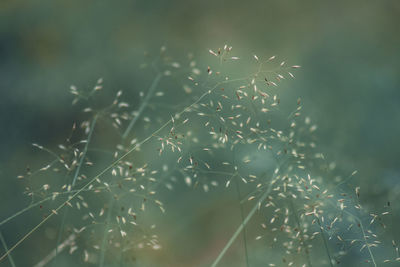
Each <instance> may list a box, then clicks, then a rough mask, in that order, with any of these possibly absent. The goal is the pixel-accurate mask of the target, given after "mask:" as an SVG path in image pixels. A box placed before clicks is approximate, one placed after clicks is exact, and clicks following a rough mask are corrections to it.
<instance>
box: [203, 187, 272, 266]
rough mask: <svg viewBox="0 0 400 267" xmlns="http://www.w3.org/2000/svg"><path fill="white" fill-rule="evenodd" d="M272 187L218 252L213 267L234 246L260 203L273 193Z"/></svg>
mask: <svg viewBox="0 0 400 267" xmlns="http://www.w3.org/2000/svg"><path fill="white" fill-rule="evenodd" d="M271 188H272V186H271V185H269V187H268V188H267V190H266V191H265V192H264V194H263V195H262V196H261V197H260V198H259V199H258V201H257V203H256V204H255V205H254V207H253V208H252V209H251V211H250V212H249V214H247V216H246V218H245V219H244V220H243V222H242V223H241V224H240V226H239V227H238V229H237V230H236V231H235V233H233V235H232V237H231V238H230V239H229V241H228V243H226V245H225V247H224V248H223V249H222V251H221V252H220V253H219V254H218V256H217V258H216V259H215V261H214V262H213V263H212V265H211V267H216V266H217V265H218V263H219V262H220V261H221V259H222V258H223V257H224V255H225V253H226V252H227V251H228V249H229V248H230V247H231V246H232V244H233V243H234V242H235V240H236V238H237V237H238V236H239V235H240V233H241V232H242V231H243V229H244V228H245V226H246V224H247V223H248V222H249V221H250V219H251V218H252V217H253V215H254V214H255V213H256V211H257V209H258V208H259V205H261V203H262V202H263V201H264V200H265V199H266V198H267V197H268V195H269V194H270V193H271Z"/></svg>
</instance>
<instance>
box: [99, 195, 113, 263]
mask: <svg viewBox="0 0 400 267" xmlns="http://www.w3.org/2000/svg"><path fill="white" fill-rule="evenodd" d="M113 206H114V197H113V195H112V194H111V196H110V201H109V206H108V211H107V218H106V224H105V226H104V233H103V240H102V242H101V248H100V260H99V267H103V266H104V259H105V252H106V247H107V238H108V224H109V223H110V220H111V213H112V208H113Z"/></svg>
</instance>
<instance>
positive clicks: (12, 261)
mask: <svg viewBox="0 0 400 267" xmlns="http://www.w3.org/2000/svg"><path fill="white" fill-rule="evenodd" d="M0 240H1V244H2V245H3V247H4V250H5V251H6V252H8V248H7V243H6V240H5V239H4V237H3V234H2V233H1V231H0ZM8 260H9V261H10V264H11V266H12V267H15V266H16V265H15V262H14V260H13V258H12V256H11V254H8Z"/></svg>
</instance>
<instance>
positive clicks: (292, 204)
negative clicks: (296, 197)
mask: <svg viewBox="0 0 400 267" xmlns="http://www.w3.org/2000/svg"><path fill="white" fill-rule="evenodd" d="M289 203H290V207H291V209H292V211H293V216H294V220H295V221H296V224H297V227H298V228H299V231H300V233H301V241H302V242H303V245H304V247H305V253H306V259H307V263H308V266H310V267H312V263H311V259H310V253H309V251H308V248H307V243H306V241H305V238H304V234H303V229H302V227H301V224H300V219H299V216H298V215H297V209H296V208H295V206H294V203H293V200H292V199H290V200H289Z"/></svg>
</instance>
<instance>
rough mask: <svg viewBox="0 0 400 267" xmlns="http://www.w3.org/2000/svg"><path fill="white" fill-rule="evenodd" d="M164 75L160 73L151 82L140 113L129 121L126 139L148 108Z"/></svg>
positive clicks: (124, 137)
mask: <svg viewBox="0 0 400 267" xmlns="http://www.w3.org/2000/svg"><path fill="white" fill-rule="evenodd" d="M161 77H162V74H161V73H159V74H157V76H156V77H155V78H154V80H153V82H152V83H151V85H150V87H149V90H148V92H147V95H146V97H145V98H144V100H143V102H142V105H141V106H140V108H139V110H138V114H137V115H136V116H135V117H134V118H133V119H132V120H131V122H130V123H129V125H128V127H127V128H126V130H125V132H124V134H123V135H122V139H126V137H128V135H129V133H130V131H131V130H132V128H133V126H134V125H135V123H136V122H137V121H138V119H139V117H140V115H142V113H143V111H144V109H145V108H146V106H147V105H148V104H149V101H150V99H151V97H152V96H153V94H154V91H155V89H156V88H157V86H158V83H159V82H160V80H161Z"/></svg>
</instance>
